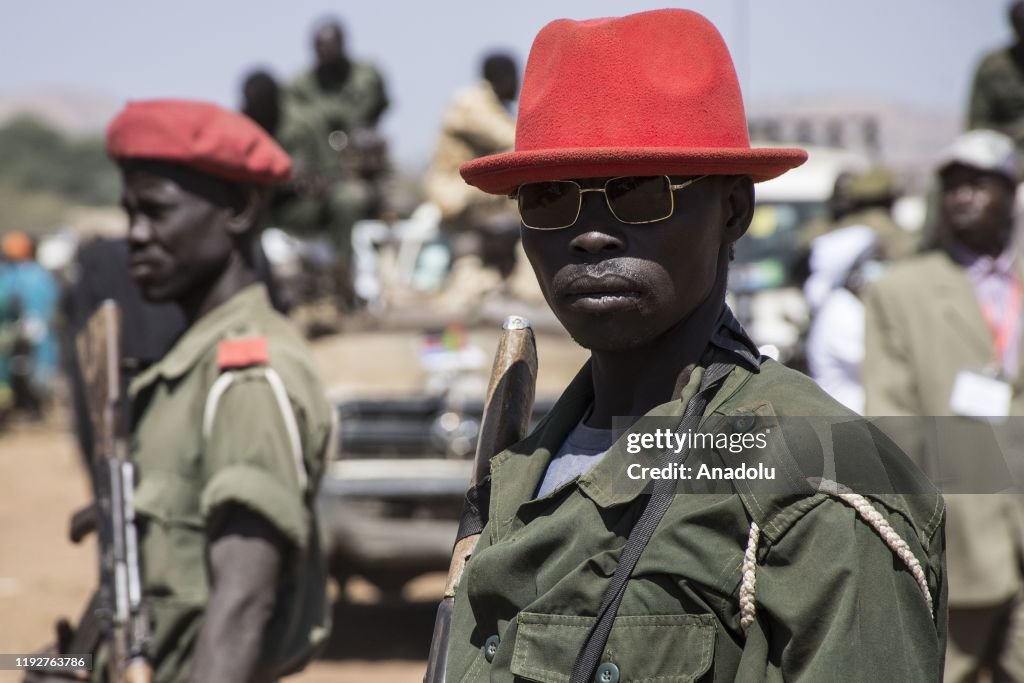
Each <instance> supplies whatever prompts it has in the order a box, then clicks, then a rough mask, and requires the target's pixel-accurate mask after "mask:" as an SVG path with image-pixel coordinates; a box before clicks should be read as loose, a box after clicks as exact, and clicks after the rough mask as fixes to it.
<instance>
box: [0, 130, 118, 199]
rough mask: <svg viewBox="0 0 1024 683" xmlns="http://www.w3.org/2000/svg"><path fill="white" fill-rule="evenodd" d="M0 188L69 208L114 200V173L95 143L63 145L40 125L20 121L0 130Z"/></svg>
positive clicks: (61, 138)
mask: <svg viewBox="0 0 1024 683" xmlns="http://www.w3.org/2000/svg"><path fill="white" fill-rule="evenodd" d="M0 159H3V160H4V163H3V165H2V166H0V182H4V183H5V184H8V185H11V186H13V187H19V188H23V189H25V190H30V191H33V192H49V193H53V194H56V195H58V196H60V197H62V198H63V199H66V200H67V201H69V202H72V203H75V204H89V205H102V204H111V203H113V202H115V201H116V200H117V192H118V189H117V188H118V179H117V169H116V168H115V167H114V165H113V164H112V163H111V162H110V160H109V159H108V158H107V155H106V152H105V150H104V145H103V141H102V139H100V138H82V139H69V138H66V137H64V135H62V134H61V133H60V132H58V131H57V130H55V129H54V128H52V127H50V126H49V125H47V124H46V123H44V122H42V121H40V120H38V119H36V118H32V117H28V116H22V117H18V118H15V119H12V120H11V121H9V122H8V123H7V124H6V125H4V126H3V127H0Z"/></svg>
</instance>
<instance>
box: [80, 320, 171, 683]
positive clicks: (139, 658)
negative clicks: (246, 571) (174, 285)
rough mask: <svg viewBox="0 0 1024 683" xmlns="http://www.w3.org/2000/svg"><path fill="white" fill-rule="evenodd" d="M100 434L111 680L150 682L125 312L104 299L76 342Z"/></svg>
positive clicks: (103, 592) (103, 583)
mask: <svg viewBox="0 0 1024 683" xmlns="http://www.w3.org/2000/svg"><path fill="white" fill-rule="evenodd" d="M75 346H76V352H77V354H78V362H79V366H80V367H81V371H82V379H83V382H84V384H85V389H86V396H87V397H88V405H89V418H90V421H91V422H92V427H93V434H94V435H95V440H96V444H95V445H96V448H95V462H94V463H93V469H94V473H95V477H96V495H97V500H96V530H97V532H98V536H99V564H100V590H99V596H98V607H97V610H96V611H97V616H98V617H99V622H100V624H101V625H102V632H103V637H104V640H105V641H106V642H107V645H108V647H109V649H110V652H109V672H108V674H109V675H108V680H110V681H113V682H115V683H150V682H151V681H152V680H153V670H152V666H151V665H150V663H149V661H148V659H147V657H146V646H147V643H148V639H149V626H148V623H147V618H146V612H145V609H144V605H143V603H142V585H141V574H140V571H139V556H138V539H137V536H136V531H135V510H134V505H133V503H132V495H133V492H134V485H135V482H134V469H133V464H132V462H131V461H130V460H129V458H128V449H127V438H126V432H127V429H126V427H127V420H126V418H127V410H126V405H127V402H126V400H125V387H124V386H123V382H122V378H121V311H120V309H119V308H118V306H117V304H116V303H114V302H113V301H110V300H107V301H104V302H103V303H102V304H100V307H99V309H97V311H96V312H95V313H94V314H93V315H92V317H90V318H89V320H88V322H87V323H86V325H85V327H84V329H83V330H82V332H81V333H80V334H79V335H78V338H77V339H76V340H75Z"/></svg>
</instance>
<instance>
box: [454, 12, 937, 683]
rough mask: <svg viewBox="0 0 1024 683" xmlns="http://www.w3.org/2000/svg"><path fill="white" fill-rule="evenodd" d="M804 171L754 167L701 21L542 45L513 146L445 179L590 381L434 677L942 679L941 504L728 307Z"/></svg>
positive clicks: (524, 477)
mask: <svg viewBox="0 0 1024 683" xmlns="http://www.w3.org/2000/svg"><path fill="white" fill-rule="evenodd" d="M805 159H806V154H805V153H804V152H803V151H802V150H796V149H786V148H778V147H775V148H764V149H753V148H751V147H750V144H749V140H748V137H747V124H746V118H745V114H744V109H743V102H742V97H741V95H740V90H739V85H738V82H737V78H736V74H735V72H734V69H733V65H732V61H731V59H730V56H729V53H728V50H727V49H726V46H725V43H724V41H723V40H722V38H721V36H720V35H719V34H718V32H717V30H716V29H715V28H714V27H713V26H712V25H711V24H710V23H709V22H708V21H707V20H706V19H704V18H703V17H701V16H700V15H698V14H695V13H693V12H690V11H686V10H660V11H653V12H645V13H642V14H634V15H631V16H626V17H622V18H612V19H595V20H591V21H582V22H576V21H570V20H559V21H555V22H552V23H550V24H548V25H547V26H546V27H544V28H543V29H542V30H541V32H540V33H539V35H538V36H537V38H536V40H535V42H534V44H533V48H532V50H531V53H530V57H529V61H528V64H527V67H526V74H525V78H524V82H523V89H522V97H521V100H520V106H519V119H518V122H517V129H516V138H515V150H514V151H512V152H509V153H505V154H499V155H496V156H490V157H484V158H482V159H477V160H475V161H471V162H469V163H468V164H465V165H464V166H463V167H462V175H463V177H464V178H465V179H466V181H467V182H468V183H470V184H471V185H475V186H476V187H479V188H481V189H483V190H484V191H486V192H490V193H494V194H508V195H511V196H512V197H513V198H515V199H516V200H517V202H518V205H519V211H520V215H521V218H522V225H523V228H522V240H523V247H524V249H525V251H526V254H527V256H528V257H529V259H530V262H531V264H532V266H533V269H534V271H535V273H536V275H537V279H538V281H539V283H540V286H541V289H542V291H543V293H544V295H545V298H546V299H547V301H548V303H549V305H550V306H551V308H552V310H553V311H554V313H555V315H556V316H557V317H558V319H559V320H560V321H561V323H562V324H563V325H564V326H565V328H566V329H567V330H568V331H569V333H570V334H571V335H572V336H573V338H574V339H575V340H576V341H577V342H579V343H580V344H581V345H582V346H584V347H586V348H588V349H589V350H590V352H591V360H590V361H589V362H588V363H587V365H586V366H585V367H584V368H583V369H582V370H581V371H580V373H579V375H578V376H577V377H576V379H575V380H574V381H573V382H572V384H570V385H569V387H568V388H567V389H566V391H565V393H564V394H563V395H562V397H561V398H560V399H559V401H558V403H557V404H556V405H555V407H554V408H553V409H552V410H551V411H550V412H549V413H548V415H547V416H546V417H545V419H544V421H543V422H541V424H540V425H539V426H538V427H537V428H536V429H535V430H534V432H533V433H532V434H530V435H529V436H528V437H527V438H526V439H525V440H524V441H522V442H520V443H518V444H515V445H513V446H512V447H510V448H509V449H507V450H505V451H504V452H502V453H500V454H498V455H497V456H495V457H494V458H492V459H491V462H490V476H489V477H488V478H487V479H486V480H485V481H484V482H483V483H482V484H481V485H480V487H479V490H478V491H476V495H475V496H474V497H475V499H476V500H479V501H485V504H484V505H482V506H480V507H481V508H482V509H483V512H482V513H481V517H482V518H481V519H473V518H467V520H464V523H463V527H462V528H463V529H464V530H465V531H466V532H467V535H468V534H470V533H473V532H481V535H480V540H479V544H478V545H477V546H476V550H475V552H474V553H473V555H472V557H471V558H470V559H469V561H468V563H467V565H466V568H465V573H464V574H463V576H462V581H461V584H460V585H459V586H458V588H457V590H456V593H455V607H454V612H453V616H452V623H451V630H450V646H449V648H448V650H447V654H448V660H447V673H446V680H447V681H448V683H471V682H475V681H484V680H486V681H492V682H493V683H498V682H499V681H500V682H503V683H512V682H513V681H523V680H529V681H541V682H546V683H565V682H566V681H568V682H569V683H583V682H585V681H586V682H589V681H597V682H598V683H616V682H617V681H697V680H700V681H711V680H714V681H733V680H739V681H748V682H755V681H756V682H760V681H765V680H773V681H781V680H787V681H792V680H801V681H839V680H841V681H883V680H884V681H897V680H898V681H922V682H923V681H936V680H938V679H939V678H940V676H941V673H942V667H941V664H942V657H943V650H944V646H945V622H946V611H945V610H946V604H945V586H946V579H945V569H944V561H943V547H944V546H943V543H944V538H943V523H944V522H943V520H944V514H943V502H942V498H941V496H939V495H938V494H937V492H936V491H935V489H934V488H933V487H932V486H931V485H930V484H929V483H928V482H927V480H924V479H923V477H922V476H921V475H920V473H919V472H918V471H917V470H916V469H915V468H914V467H913V465H912V464H910V462H909V460H908V459H907V458H906V457H905V456H904V455H903V453H901V452H900V451H899V450H898V449H896V448H895V447H894V446H892V444H891V442H888V441H887V440H885V439H883V438H877V436H876V435H875V434H874V433H873V432H872V430H871V429H868V427H867V426H866V425H865V424H864V422H863V421H862V420H859V419H858V417H857V416H856V415H854V414H853V413H851V412H850V411H848V410H847V409H845V408H844V407H843V406H841V405H840V404H838V403H837V402H835V401H834V400H832V399H831V398H829V397H828V396H827V395H826V394H825V393H824V392H822V391H821V390H820V389H819V388H818V387H817V386H816V385H815V384H814V383H813V382H811V381H810V380H809V379H808V378H807V377H805V376H803V375H801V374H799V373H797V372H794V371H792V370H789V369H787V368H785V367H783V366H781V365H780V364H778V363H776V362H774V361H772V360H771V359H768V358H764V357H762V356H761V355H760V353H759V351H758V349H757V347H756V346H755V345H754V343H753V342H752V341H751V340H750V339H749V337H748V336H747V334H746V332H745V331H744V330H743V328H742V327H741V326H740V325H739V323H738V322H737V321H736V320H735V318H734V317H733V315H732V313H731V312H730V310H729V308H728V306H727V305H726V304H725V292H726V281H727V275H728V265H729V260H730V253H731V248H732V245H733V243H734V242H736V240H738V239H740V238H741V237H742V235H743V234H744V233H745V231H746V230H747V228H748V226H749V225H750V222H751V218H752V215H753V209H754V183H756V182H759V181H762V180H767V179H770V178H773V177H776V176H778V175H780V174H782V173H784V172H786V171H787V170H788V169H791V168H793V167H795V166H798V165H800V164H801V163H803V161H804V160H805ZM541 370H543V368H541ZM618 416H644V417H643V418H641V419H640V420H639V421H637V419H636V418H626V417H618ZM616 418H617V421H616V422H615V423H614V424H615V425H616V426H617V427H618V429H617V430H613V420H615V419H616ZM655 428H657V430H658V431H655ZM623 430H626V432H625V433H623ZM666 433H667V434H668V436H669V437H671V438H672V439H674V440H673V441H671V442H670V445H664V446H656V445H654V444H655V443H656V442H655V438H654V437H657V438H658V439H659V440H660V439H662V437H665V434H666ZM702 434H703V435H704V436H701V435H702ZM694 435H697V436H696V437H694ZM708 435H710V437H711V443H713V444H714V447H707V446H704V447H700V446H696V445H694V442H693V441H692V440H690V441H687V440H685V439H684V438H683V437H687V439H690V438H700V439H701V441H700V442H698V443H704V444H707V443H708V440H707V436H708ZM665 438H667V437H665ZM666 443H669V442H666ZM644 444H651V445H649V446H648V445H644ZM723 444H726V445H725V446H723ZM736 444H739V446H737V448H734V447H733V446H735V445H736ZM726 446H728V447H726ZM881 473H884V475H881V476H879V475H880V474H881ZM847 482H849V485H850V486H853V485H854V483H856V486H857V490H856V491H853V490H851V489H850V488H847V486H846V485H845V484H847ZM434 680H436V679H434Z"/></svg>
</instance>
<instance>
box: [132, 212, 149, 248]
mask: <svg viewBox="0 0 1024 683" xmlns="http://www.w3.org/2000/svg"><path fill="white" fill-rule="evenodd" d="M151 239H153V227H152V226H151V225H150V224H149V221H148V220H146V218H144V217H143V216H132V217H129V219H128V242H129V243H132V244H145V243H147V242H149V241H150V240H151Z"/></svg>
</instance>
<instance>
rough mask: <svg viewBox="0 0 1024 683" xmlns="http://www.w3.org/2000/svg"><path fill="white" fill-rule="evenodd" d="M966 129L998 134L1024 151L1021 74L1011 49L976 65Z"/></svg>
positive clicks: (1023, 109) (1023, 108) (1022, 79)
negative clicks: (1005, 135)
mask: <svg viewBox="0 0 1024 683" xmlns="http://www.w3.org/2000/svg"><path fill="white" fill-rule="evenodd" d="M967 127H968V128H991V129H992V130H997V131H1000V132H1002V133H1005V134H1007V135H1009V136H1010V137H1011V138H1013V140H1014V142H1016V143H1017V149H1024V71H1022V69H1021V64H1020V62H1019V61H1018V59H1017V58H1015V56H1014V48H1013V47H1008V48H1004V49H1001V50H996V51H995V52H992V53H990V54H988V55H986V56H985V58H984V59H983V60H982V61H981V63H980V64H979V65H978V69H977V71H976V72H975V75H974V83H973V85H972V87H971V100H970V107H969V110H968V113H967Z"/></svg>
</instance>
